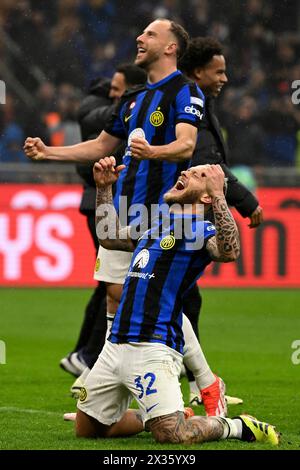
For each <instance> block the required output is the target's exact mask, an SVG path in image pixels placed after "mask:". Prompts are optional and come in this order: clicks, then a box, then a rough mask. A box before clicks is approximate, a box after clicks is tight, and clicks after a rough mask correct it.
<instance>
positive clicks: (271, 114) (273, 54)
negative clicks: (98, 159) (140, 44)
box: [0, 0, 300, 167]
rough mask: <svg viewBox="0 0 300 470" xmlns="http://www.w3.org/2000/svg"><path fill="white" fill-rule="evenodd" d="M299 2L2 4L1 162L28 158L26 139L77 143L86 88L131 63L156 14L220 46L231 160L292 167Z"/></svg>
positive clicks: (299, 72) (36, 0)
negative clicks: (78, 116)
mask: <svg viewBox="0 0 300 470" xmlns="http://www.w3.org/2000/svg"><path fill="white" fill-rule="evenodd" d="M299 15H300V6H299V2H298V1H297V0H281V1H278V0H239V1H237V0H215V1H211V0H184V1H181V0H151V1H150V0H51V1H42V0H1V3H0V79H2V80H4V81H5V83H6V104H5V105H2V104H0V162H12V161H20V162H26V161H27V160H26V158H25V156H24V154H23V151H22V146H23V141H24V138H25V136H27V135H38V136H40V137H42V138H43V139H44V140H45V141H46V142H47V143H50V144H53V145H66V144H72V143H75V142H78V141H80V135H79V130H78V126H77V123H76V111H77V108H78V104H79V103H80V100H81V98H82V96H83V95H84V93H85V90H86V89H87V86H88V84H89V83H90V81H91V80H92V79H95V78H96V77H99V76H103V77H111V76H112V75H113V73H114V68H115V66H116V65H117V64H119V63H121V62H128V61H131V60H133V59H134V56H135V52H136V44H135V38H136V36H137V35H138V34H139V33H140V32H141V31H142V30H143V28H144V27H145V26H146V25H147V24H148V23H149V22H151V21H152V20H153V19H155V18H157V17H167V18H170V19H173V20H175V21H177V22H179V23H181V24H182V25H183V26H184V27H185V28H186V29H187V31H188V32H189V33H190V35H191V36H192V37H194V36H204V35H212V36H215V37H217V38H218V39H219V40H220V41H221V43H223V44H224V46H225V55H226V60H227V72H228V78H229V83H228V85H227V86H226V87H225V88H224V90H223V92H222V94H221V97H220V98H219V99H218V112H219V116H220V120H221V123H222V126H223V128H224V132H225V135H226V138H227V142H228V145H229V148H230V154H229V155H230V164H231V165H239V164H244V165H247V166H250V167H259V166H291V167H293V166H295V165H296V164H297V155H298V152H299V150H298V148H299V147H300V137H299V136H300V132H299V129H300V107H299V105H298V106H297V105H295V104H293V103H292V100H291V96H292V89H291V85H292V82H293V81H294V80H300V54H299V52H300V30H299V23H300V20H299V19H298V17H299Z"/></svg>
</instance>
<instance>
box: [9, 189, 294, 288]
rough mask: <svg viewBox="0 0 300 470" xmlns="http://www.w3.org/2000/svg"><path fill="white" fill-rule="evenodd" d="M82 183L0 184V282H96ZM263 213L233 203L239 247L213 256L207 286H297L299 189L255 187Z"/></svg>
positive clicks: (80, 284) (204, 282) (205, 278)
mask: <svg viewBox="0 0 300 470" xmlns="http://www.w3.org/2000/svg"><path fill="white" fill-rule="evenodd" d="M81 194H82V188H81V186H80V185H14V184H2V185H0V285H1V286H24V287H26V286H28V287H30V286H78V287H86V286H93V285H94V284H95V283H94V281H93V267H94V263H95V250H94V246H93V243H92V240H91V238H90V235H89V233H88V229H87V225H86V219H85V217H84V216H82V215H81V214H80V213H79V211H78V207H79V204H80V199H81ZM257 195H258V197H259V200H260V203H261V205H262V206H263V207H264V213H265V221H264V224H263V225H262V226H260V227H259V228H258V229H249V228H248V225H247V224H248V219H242V218H241V217H240V216H239V215H238V214H237V213H236V212H235V211H234V216H235V218H236V220H237V223H238V226H239V230H240V237H241V246H242V252H241V256H240V258H239V259H238V261H236V262H234V263H228V264H219V263H213V264H212V265H211V266H210V267H209V268H207V270H206V272H205V274H204V276H203V277H202V278H201V279H200V282H199V284H200V286H204V287H271V288H280V287H300V189H298V188H286V189H285V188H280V189H278V188H276V189H275V188H274V189H272V188H260V189H259V190H258V192H257Z"/></svg>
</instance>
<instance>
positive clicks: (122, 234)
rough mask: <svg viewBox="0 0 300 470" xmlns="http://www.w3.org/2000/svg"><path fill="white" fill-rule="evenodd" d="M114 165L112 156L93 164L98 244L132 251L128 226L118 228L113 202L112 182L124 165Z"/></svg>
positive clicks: (132, 245) (108, 247) (115, 179)
mask: <svg viewBox="0 0 300 470" xmlns="http://www.w3.org/2000/svg"><path fill="white" fill-rule="evenodd" d="M115 165H116V160H115V158H114V157H105V158H103V159H102V160H99V162H97V163H95V165H94V169H93V172H94V180H95V183H96V187H97V195H96V232H97V237H98V240H99V243H100V245H102V246H103V247H104V248H107V249H108V250H121V251H134V248H135V247H134V244H133V243H132V241H131V238H130V233H129V231H130V227H124V228H121V229H120V226H119V217H118V215H117V212H116V210H115V207H114V204H113V195H112V184H113V183H115V182H116V181H117V179H118V177H119V174H120V172H121V171H122V170H123V169H124V168H125V165H119V166H118V167H116V166H115Z"/></svg>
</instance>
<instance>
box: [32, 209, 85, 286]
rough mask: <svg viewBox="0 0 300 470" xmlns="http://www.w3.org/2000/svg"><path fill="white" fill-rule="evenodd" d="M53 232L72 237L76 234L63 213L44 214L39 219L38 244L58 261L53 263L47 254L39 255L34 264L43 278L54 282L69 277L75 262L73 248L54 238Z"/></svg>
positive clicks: (37, 229)
mask: <svg viewBox="0 0 300 470" xmlns="http://www.w3.org/2000/svg"><path fill="white" fill-rule="evenodd" d="M53 232H55V233H56V234H57V235H58V236H59V237H62V238H71V237H72V236H73V234H74V230H73V225H72V222H71V221H70V219H69V218H68V217H66V216H64V215H62V214H50V215H44V216H42V217H40V219H39V220H38V221H37V224H36V233H35V235H36V237H35V240H36V245H37V247H38V248H39V249H40V250H41V251H43V252H44V253H47V254H48V255H50V256H51V257H54V258H55V259H56V262H55V263H53V260H52V259H49V257H47V256H37V257H36V258H35V259H34V261H33V265H34V268H35V271H36V274H37V275H38V276H39V277H40V278H41V279H43V280H44V281H52V282H53V281H61V280H63V279H65V278H67V277H68V276H69V275H70V274H71V272H72V269H73V262H74V261H73V253H72V250H71V248H70V247H69V246H68V245H67V244H66V243H64V242H63V241H61V240H57V239H56V238H54V237H53ZM79 249H80V247H79Z"/></svg>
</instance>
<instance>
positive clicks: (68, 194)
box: [50, 191, 81, 210]
mask: <svg viewBox="0 0 300 470" xmlns="http://www.w3.org/2000/svg"><path fill="white" fill-rule="evenodd" d="M80 201H81V193H80V192H78V191H62V192H60V193H58V194H56V195H55V196H54V197H53V198H52V199H51V202H50V207H51V209H54V210H62V209H69V208H71V207H74V208H75V209H78V207H79V206H80Z"/></svg>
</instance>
